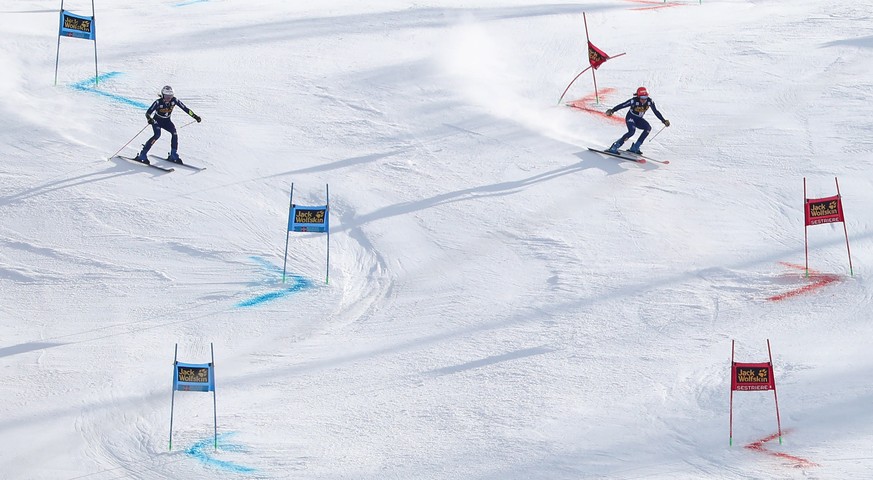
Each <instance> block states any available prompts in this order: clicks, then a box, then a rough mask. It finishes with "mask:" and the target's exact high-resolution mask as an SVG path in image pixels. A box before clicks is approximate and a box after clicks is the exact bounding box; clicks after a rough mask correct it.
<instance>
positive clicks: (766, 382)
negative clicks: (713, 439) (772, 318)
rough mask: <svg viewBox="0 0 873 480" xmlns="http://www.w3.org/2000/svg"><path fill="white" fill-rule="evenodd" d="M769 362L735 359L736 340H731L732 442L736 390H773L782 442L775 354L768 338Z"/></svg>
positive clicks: (731, 436)
mask: <svg viewBox="0 0 873 480" xmlns="http://www.w3.org/2000/svg"><path fill="white" fill-rule="evenodd" d="M767 355H768V356H769V357H770V361H769V362H759V363H740V362H735V361H734V341H733V340H731V403H730V444H731V445H733V444H734V392H766V391H768V390H772V391H773V401H774V402H775V403H776V428H778V429H779V444H780V445H781V444H782V420H780V419H779V399H777V398H776V379H775V378H773V354H772V353H770V339H769V338H768V339H767Z"/></svg>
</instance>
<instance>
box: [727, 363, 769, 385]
mask: <svg viewBox="0 0 873 480" xmlns="http://www.w3.org/2000/svg"><path fill="white" fill-rule="evenodd" d="M775 389H776V381H775V380H774V379H773V366H772V365H770V364H769V363H738V362H734V364H733V372H732V375H731V390H734V391H738V392H748V391H757V390H763V391H766V390H775Z"/></svg>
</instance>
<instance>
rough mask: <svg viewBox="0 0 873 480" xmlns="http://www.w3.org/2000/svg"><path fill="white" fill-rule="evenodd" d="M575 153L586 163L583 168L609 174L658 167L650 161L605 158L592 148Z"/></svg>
mask: <svg viewBox="0 0 873 480" xmlns="http://www.w3.org/2000/svg"><path fill="white" fill-rule="evenodd" d="M573 155H575V156H577V157H579V159H580V160H581V161H582V164H583V165H585V167H583V170H584V169H588V168H596V169H598V170H602V171H604V172H605V173H606V175H607V176H609V175H615V174H617V173H624V172H626V171H628V170H652V169H653V168H657V167H655V166H654V165H651V164H649V163H637V162H632V161H630V160H622V159H620V158H614V157H609V158H605V157H604V156H603V155H601V154H599V153H597V152H592V151H591V150H582V151H579V152H576V153H574V154H573Z"/></svg>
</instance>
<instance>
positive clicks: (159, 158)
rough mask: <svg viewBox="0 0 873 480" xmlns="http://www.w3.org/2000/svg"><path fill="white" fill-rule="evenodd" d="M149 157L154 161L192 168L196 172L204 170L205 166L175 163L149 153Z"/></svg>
mask: <svg viewBox="0 0 873 480" xmlns="http://www.w3.org/2000/svg"><path fill="white" fill-rule="evenodd" d="M149 159H150V160H151V161H153V162H154V161H155V160H160V161H162V162H167V163H172V164H173V165H175V166H178V167H185V168H187V169H189V170H194V171H197V172H201V171H203V170H206V167H198V166H196V165H188V164H187V163H176V162H173V161H170V160H167V159H166V158H161V157H157V156H154V155H149Z"/></svg>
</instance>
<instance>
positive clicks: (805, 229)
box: [803, 177, 809, 278]
mask: <svg viewBox="0 0 873 480" xmlns="http://www.w3.org/2000/svg"><path fill="white" fill-rule="evenodd" d="M808 210H809V200H808V199H807V198H806V177H803V254H804V257H806V269H805V271H806V278H809V225H807V224H806V212H807V211H808Z"/></svg>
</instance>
